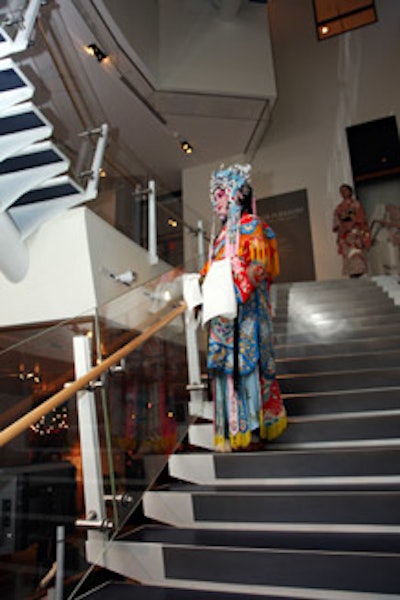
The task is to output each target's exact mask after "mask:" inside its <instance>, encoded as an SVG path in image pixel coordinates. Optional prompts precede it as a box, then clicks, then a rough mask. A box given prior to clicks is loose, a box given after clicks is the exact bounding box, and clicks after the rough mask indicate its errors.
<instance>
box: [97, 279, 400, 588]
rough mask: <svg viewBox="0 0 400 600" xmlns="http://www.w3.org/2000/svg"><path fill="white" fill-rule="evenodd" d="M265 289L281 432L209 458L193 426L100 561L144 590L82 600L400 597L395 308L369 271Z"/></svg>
mask: <svg viewBox="0 0 400 600" xmlns="http://www.w3.org/2000/svg"><path fill="white" fill-rule="evenodd" d="M275 292H276V293H275V297H276V308H275V318H274V322H275V325H274V327H275V336H276V351H277V358H278V373H279V382H280V386H281V390H282V392H283V394H284V399H285V404H286V407H287V410H288V415H289V426H288V429H287V431H286V432H285V433H284V434H283V435H282V436H281V437H280V438H279V439H277V440H276V441H275V442H272V443H270V444H269V447H268V449H267V450H266V451H265V452H260V453H232V454H214V453H213V452H211V451H209V441H210V424H208V423H205V424H202V425H200V424H199V425H197V426H196V427H197V429H200V428H201V427H203V428H204V430H205V432H206V433H205V434H204V435H203V436H202V435H197V439H204V440H208V442H206V443H205V444H204V445H205V446H206V448H202V449H199V451H198V452H192V453H182V454H175V455H173V456H171V457H170V460H169V472H170V475H171V477H172V481H171V484H170V485H168V486H167V487H162V488H160V489H156V490H152V491H148V492H146V493H145V495H144V499H143V507H144V512H145V515H146V516H147V517H148V518H149V519H152V520H153V524H152V525H151V526H143V527H141V528H139V529H137V530H135V531H133V532H132V533H129V534H127V535H125V536H124V537H123V538H120V539H118V540H117V541H116V542H113V543H112V544H111V546H113V547H114V548H113V550H110V552H109V554H108V556H107V560H106V562H105V566H107V567H108V568H110V569H111V570H114V571H116V572H118V573H121V574H123V575H124V576H127V577H130V578H132V579H135V580H138V581H140V582H141V583H143V584H144V585H141V586H136V585H135V586H134V587H132V585H130V584H127V583H114V584H111V583H110V584H109V585H106V586H104V587H103V588H101V589H99V590H97V591H96V592H93V593H92V594H91V595H90V598H93V599H95V598H102V599H104V598H108V597H111V595H113V597H118V598H135V599H136V600H137V599H139V600H140V599H142V598H143V599H144V598H146V599H157V600H161V599H172V598H173V599H180V598H185V599H188V600H190V599H193V600H195V599H200V598H201V599H205V598H207V599H209V600H213V599H215V600H217V599H221V600H222V599H225V598H226V599H227V598H238V599H239V598H250V597H262V598H269V599H271V598H303V599H321V600H322V599H332V600H333V599H335V600H352V599H354V600H363V599H369V600H377V599H392V598H400V536H399V533H400V436H399V432H400V364H399V357H400V351H399V343H400V309H399V308H397V307H396V306H395V305H394V303H393V301H392V300H391V299H390V298H389V296H388V295H387V294H386V293H385V292H384V291H383V290H382V289H381V288H380V287H378V285H376V283H375V282H374V281H372V280H370V279H361V280H340V281H329V282H324V283H315V282H310V283H297V284H281V285H277V286H275ZM207 446H208V447H207ZM108 594H109V596H108Z"/></svg>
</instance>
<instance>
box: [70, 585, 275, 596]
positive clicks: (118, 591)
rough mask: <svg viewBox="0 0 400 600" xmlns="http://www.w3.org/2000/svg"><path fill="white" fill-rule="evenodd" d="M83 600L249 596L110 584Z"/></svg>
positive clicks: (90, 593)
mask: <svg viewBox="0 0 400 600" xmlns="http://www.w3.org/2000/svg"><path fill="white" fill-rule="evenodd" d="M85 598H87V599H88V600H115V599H117V600H128V599H131V600H232V599H233V600H245V599H248V598H249V594H248V593H245V594H243V593H240V592H238V593H237V594H236V593H234V592H226V593H225V592H211V591H208V590H193V589H185V588H173V587H165V588H163V587H158V586H148V585H137V584H132V583H114V582H110V583H106V584H105V585H103V586H101V587H99V588H97V589H95V590H93V591H92V592H89V593H88V594H85V595H84V596H77V598H76V600H84V599H85ZM256 598H268V600H282V597H281V596H280V597H279V598H278V597H277V596H271V595H270V594H268V596H264V595H259V594H257V596H256Z"/></svg>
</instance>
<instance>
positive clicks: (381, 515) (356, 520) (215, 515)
mask: <svg viewBox="0 0 400 600" xmlns="http://www.w3.org/2000/svg"><path fill="white" fill-rule="evenodd" d="M170 491H175V492H177V491H178V492H179V493H180V494H182V495H184V496H186V497H189V499H190V500H191V503H192V507H193V515H194V519H195V521H196V523H197V522H203V521H204V522H206V523H215V524H216V525H218V523H246V524H250V523H252V524H261V523H264V524H265V523H269V524H271V523H274V524H278V525H279V526H282V524H291V525H292V524H303V525H305V524H307V526H308V525H316V524H318V525H320V526H327V525H328V524H329V525H335V526H336V525H339V524H340V525H341V526H342V525H349V526H351V527H352V528H353V527H354V526H355V525H357V526H363V527H367V528H368V527H369V526H371V525H372V526H389V527H390V526H393V525H396V526H399V525H400V512H399V505H400V492H399V491H398V490H396V491H373V492H371V491H368V492H365V491H345V492H343V491H342V490H340V489H339V490H336V489H335V490H334V491H322V492H321V491H310V490H307V491H297V490H296V491H293V490H288V491H285V492H283V491H275V490H273V491H271V490H267V491H265V490H260V489H257V490H255V489H254V488H251V490H249V491H246V490H245V489H244V488H243V487H242V488H240V487H237V488H236V489H230V490H221V489H214V490H212V489H207V488H206V487H205V486H201V487H199V488H198V489H197V490H196V489H194V488H192V489H189V488H179V487H178V488H172V489H171V490H170ZM165 494H167V495H168V491H167V490H162V491H157V492H155V495H156V498H158V499H159V501H160V503H161V504H162V503H163V502H165V500H166V497H165ZM173 499H174V502H175V501H176V506H177V507H179V499H178V498H176V496H174V497H173ZM398 533H400V528H399V530H398ZM399 537H400V536H399Z"/></svg>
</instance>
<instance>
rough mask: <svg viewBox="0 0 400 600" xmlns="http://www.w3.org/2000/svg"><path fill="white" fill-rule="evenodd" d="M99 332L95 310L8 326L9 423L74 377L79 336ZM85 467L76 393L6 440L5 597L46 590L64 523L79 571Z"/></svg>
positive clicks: (2, 453)
mask: <svg viewBox="0 0 400 600" xmlns="http://www.w3.org/2000/svg"><path fill="white" fill-rule="evenodd" d="M93 332H94V318H93V315H83V316H81V317H79V318H77V319H73V320H71V321H66V322H62V323H56V324H43V325H42V326H39V325H27V326H25V327H24V326H19V327H14V328H11V327H10V328H3V329H2V330H1V331H0V379H1V386H0V406H1V415H0V429H1V430H2V431H4V430H5V429H6V428H8V426H9V425H11V424H12V423H14V422H15V421H16V420H17V419H19V418H20V417H23V416H24V415H26V414H27V413H28V412H29V411H31V410H33V409H34V408H35V407H37V406H39V405H40V404H41V403H42V402H43V401H45V400H46V399H47V398H49V397H51V396H52V395H53V394H55V393H56V392H59V391H60V390H62V389H63V387H64V384H65V383H66V382H70V381H71V380H73V377H74V364H73V351H72V339H73V337H74V335H76V334H77V333H80V334H85V335H89V336H91V337H93ZM81 471H82V470H81V462H80V443H79V436H78V423H77V415H76V402H75V398H74V397H73V398H70V399H69V400H68V401H66V402H64V403H63V404H62V405H61V406H59V407H58V408H56V409H54V410H52V411H50V412H49V413H48V414H41V415H40V416H39V417H38V419H37V420H36V421H34V422H33V423H32V424H31V426H30V427H28V428H27V429H26V430H25V431H23V432H22V433H20V434H19V435H17V437H16V438H15V439H12V440H11V441H9V442H8V443H7V444H5V445H4V446H2V447H1V448H0V514H1V528H0V569H1V589H2V598H5V599H6V600H8V599H20V598H31V597H33V596H32V595H33V594H34V593H35V591H36V592H38V589H37V588H38V585H39V582H40V581H41V580H42V578H43V577H44V576H45V575H46V574H47V573H48V572H49V570H50V569H51V567H52V565H53V562H54V557H55V531H56V527H57V525H63V526H65V531H66V534H67V539H68V557H69V561H70V565H69V567H68V571H67V573H68V576H72V575H76V573H77V571H78V570H77V568H75V567H74V566H71V565H72V562H71V560H70V557H71V555H74V556H76V557H79V556H82V557H83V550H82V548H83V535H82V534H81V532H79V533H78V535H76V531H75V527H74V523H75V520H76V519H77V518H78V517H80V516H81V515H82V514H83V512H84V506H83V490H82V476H81ZM72 542H73V543H72ZM77 560H78V559H77ZM78 562H79V561H78ZM85 566H86V565H85ZM80 568H82V565H81V566H80Z"/></svg>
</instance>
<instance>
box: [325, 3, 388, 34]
mask: <svg viewBox="0 0 400 600" xmlns="http://www.w3.org/2000/svg"><path fill="white" fill-rule="evenodd" d="M314 15H315V24H316V28H317V36H318V39H319V40H324V39H326V38H329V37H332V36H335V35H339V34H341V33H345V32H346V31H350V30H352V29H357V28H358V27H363V26H364V25H369V24H370V23H375V22H376V21H377V15H376V9H375V3H374V2H371V0H314Z"/></svg>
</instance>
